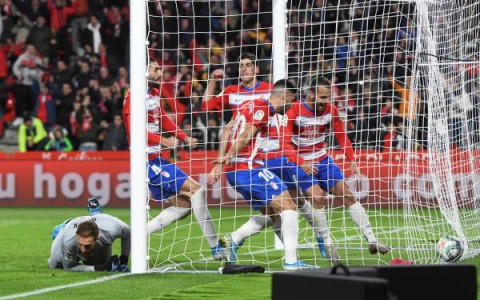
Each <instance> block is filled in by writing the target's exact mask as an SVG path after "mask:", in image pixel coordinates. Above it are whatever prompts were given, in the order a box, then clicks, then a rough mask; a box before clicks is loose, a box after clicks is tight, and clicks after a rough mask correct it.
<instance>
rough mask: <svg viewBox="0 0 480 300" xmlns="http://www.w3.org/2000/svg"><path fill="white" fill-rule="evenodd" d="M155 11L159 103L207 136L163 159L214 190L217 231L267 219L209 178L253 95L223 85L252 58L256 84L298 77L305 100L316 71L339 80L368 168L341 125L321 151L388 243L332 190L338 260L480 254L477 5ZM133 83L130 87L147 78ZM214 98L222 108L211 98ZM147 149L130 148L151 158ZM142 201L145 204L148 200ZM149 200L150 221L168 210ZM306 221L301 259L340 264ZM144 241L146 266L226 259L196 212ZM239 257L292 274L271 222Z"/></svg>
mask: <svg viewBox="0 0 480 300" xmlns="http://www.w3.org/2000/svg"><path fill="white" fill-rule="evenodd" d="M146 13H147V26H146V27H147V41H148V43H147V50H146V53H147V56H148V57H150V58H151V57H154V58H156V60H158V62H159V64H160V65H161V67H162V71H163V75H162V80H161V82H160V87H159V88H160V91H161V98H162V101H161V103H162V105H163V106H164V108H165V110H166V111H167V112H168V114H169V117H170V118H171V120H173V121H174V122H175V123H176V124H177V125H178V126H179V127H180V128H181V129H182V130H183V131H185V132H186V133H187V134H188V135H190V136H192V137H195V138H197V139H198V141H199V142H198V146H197V147H196V148H195V149H190V148H189V147H187V146H185V145H180V146H179V147H177V148H176V149H174V150H162V155H163V157H165V158H167V159H169V160H170V161H172V162H175V163H176V164H177V166H178V167H180V168H181V169H182V170H184V171H185V172H186V173H188V174H190V175H191V176H192V177H193V178H194V179H196V180H197V181H198V182H199V183H200V184H202V185H203V186H205V187H206V188H207V199H208V204H209V209H210V213H211V216H212V219H213V222H214V225H215V229H216V231H217V233H218V235H219V237H222V236H223V235H225V234H229V233H231V232H233V231H234V230H236V229H238V228H239V227H240V226H241V225H242V224H244V223H245V222H246V221H247V220H249V219H250V217H252V216H254V215H256V214H258V212H256V211H254V210H252V209H251V208H250V207H249V206H248V205H247V203H246V202H245V201H244V200H242V198H241V196H240V195H239V194H237V193H236V192H235V191H234V190H233V189H232V188H231V187H230V186H229V185H228V183H227V181H226V180H225V178H221V180H220V181H218V182H217V183H215V184H214V185H208V184H207V179H206V178H207V175H208V173H209V172H210V170H211V168H212V166H213V165H212V164H211V161H213V160H214V159H215V158H216V155H217V154H216V153H217V151H218V149H219V147H220V143H219V140H220V136H221V134H222V129H223V128H224V126H225V124H226V123H228V121H229V120H230V118H231V117H232V106H234V105H238V104H240V103H241V102H242V101H245V100H248V99H249V98H251V97H252V94H255V93H254V91H253V92H252V91H251V90H248V89H246V90H244V92H243V93H242V92H238V90H236V91H237V92H234V93H229V92H228V91H227V90H228V86H232V85H241V84H242V80H243V79H242V74H240V71H239V58H240V57H242V55H243V54H245V53H252V54H254V55H255V57H256V59H255V64H256V67H257V68H258V73H256V74H255V75H256V78H255V80H256V82H257V81H258V82H260V81H261V82H274V81H275V80H277V79H281V78H288V79H289V80H291V81H292V82H294V83H295V85H296V87H297V97H298V99H301V98H304V97H306V96H307V95H308V93H309V84H310V82H311V81H312V79H313V78H314V77H315V76H318V75H321V76H324V77H327V78H328V79H329V80H330V82H331V83H332V87H333V88H332V97H331V98H332V104H334V105H335V106H336V107H337V108H338V111H339V114H340V117H341V119H342V121H343V125H344V128H345V131H346V134H347V136H348V138H349V139H350V141H351V143H352V146H353V149H354V152H355V157H356V162H357V165H358V166H359V168H360V171H361V175H360V176H356V175H354V174H352V172H351V171H350V162H348V160H347V159H346V155H345V152H344V150H343V149H342V147H341V146H340V143H339V142H338V141H337V140H336V138H335V132H334V131H332V132H331V134H329V135H328V138H327V139H326V140H325V146H326V148H327V151H328V153H329V155H330V156H331V157H332V159H333V160H334V162H335V163H336V164H337V165H338V166H339V167H340V169H341V170H343V172H344V175H345V180H346V183H347V184H348V186H349V189H350V190H351V191H352V193H353V194H354V196H355V198H356V200H357V201H358V202H359V203H360V204H361V205H362V206H363V207H364V208H365V210H366V213H367V215H368V218H369V220H370V223H371V226H372V229H373V232H374V234H375V235H376V237H377V239H378V240H381V241H382V243H384V244H386V245H388V246H390V247H391V249H392V250H391V251H390V252H389V253H387V254H385V255H381V254H375V255H372V254H370V253H369V252H368V244H367V241H366V240H365V238H364V237H363V235H362V234H361V232H360V230H359V228H358V227H357V226H355V224H354V223H353V222H352V219H351V218H350V217H349V214H348V211H347V209H346V208H345V206H344V201H343V200H344V199H342V197H338V196H334V195H329V196H328V197H327V198H328V207H327V209H326V212H327V219H328V225H329V228H330V232H331V236H332V239H333V241H334V244H335V245H336V247H337V249H338V254H339V256H340V259H341V261H342V262H344V263H346V264H350V265H372V264H375V265H379V264H389V263H390V260H391V259H392V258H396V257H401V258H403V259H408V260H412V261H414V262H415V263H441V262H442V261H441V259H440V257H439V255H438V254H437V253H436V251H435V245H436V243H437V241H438V240H439V239H440V238H442V237H443V236H446V235H452V236H456V237H458V238H459V239H460V240H461V242H462V246H463V248H464V249H463V250H464V253H463V256H462V259H466V258H470V257H473V256H475V255H477V254H478V253H479V250H480V245H479V242H480V230H479V228H480V226H479V225H480V224H479V220H480V214H479V209H480V203H479V200H480V199H479V198H480V174H479V171H478V170H480V161H479V159H480V116H479V112H480V102H479V101H480V77H479V63H480V58H479V53H480V40H479V39H480V29H479V27H478V24H479V21H480V4H479V3H478V2H477V1H474V0H464V1H453V0H443V1H436V0H429V1H426V0H418V1H343V0H296V1H295V0H288V1H284V0H270V1H266V0H256V1H214V0H210V1H207V0H205V1H174V0H166V1H147V2H146ZM131 22H135V20H134V19H132V20H131ZM131 34H132V35H135V34H136V33H135V32H131ZM144 44H145V43H143V44H142V43H139V44H138V45H132V46H131V48H132V49H133V48H134V47H142V46H143V45H144ZM136 67H137V66H136V65H132V66H131V68H132V70H133V69H134V68H136ZM215 70H221V72H220V71H217V73H214V71H215ZM137 74H138V72H137ZM140 76H141V73H140ZM131 80H132V86H134V85H135V84H136V83H137V82H138V81H142V80H143V81H145V78H144V77H141V78H133V77H132V78H131ZM212 86H213V87H212ZM215 96H217V97H218V99H220V100H219V101H220V102H219V103H220V104H217V106H216V107H213V106H214V105H212V107H206V105H205V102H206V101H207V100H211V99H212V98H214V97H215ZM261 97H265V94H262V95H261ZM202 103H203V105H202ZM132 132H133V131H132ZM137 151H139V152H138V153H134V154H133V155H138V156H145V152H142V151H141V150H138V149H137ZM143 170H144V169H143ZM134 176H135V174H133V173H132V178H133V177H134ZM132 184H133V181H132ZM136 184H141V183H139V182H138V180H137V182H136ZM142 188H143V186H142ZM132 190H133V188H132ZM135 197H138V195H133V197H132V201H133V200H134V198H135ZM136 201H137V202H138V203H139V204H135V205H139V206H140V211H142V210H143V211H144V210H145V201H144V200H142V199H138V198H137V200H136ZM146 207H147V211H146V213H145V214H146V215H148V217H147V221H148V220H150V219H152V218H153V217H155V216H156V215H158V213H159V212H160V211H161V210H162V207H161V203H159V202H158V201H155V199H152V198H149V201H148V203H147V206H146ZM141 215H142V214H141V213H140V216H141ZM132 218H133V215H132ZM299 220H300V223H299V228H300V235H299V236H300V240H299V243H300V247H299V250H298V253H299V257H300V259H302V260H303V261H305V262H307V263H309V264H312V265H316V266H320V267H321V266H330V265H331V264H332V262H331V261H329V260H327V259H326V258H325V257H323V256H322V255H321V253H320V251H319V248H318V244H317V240H316V239H315V235H314V233H313V231H312V227H311V226H310V225H309V224H308V222H307V221H306V219H305V218H302V217H301V216H300V217H299ZM140 233H141V234H144V232H140ZM136 234H137V233H136V232H133V235H136ZM140 241H141V240H140ZM137 246H139V245H137ZM137 246H136V245H134V248H135V247H137ZM139 247H141V245H140V246H139ZM147 250H148V268H149V269H150V270H157V271H167V270H170V271H172V270H175V271H181V272H199V271H216V270H217V269H218V267H220V266H221V263H220V262H218V261H215V260H213V259H212V256H211V253H210V248H209V247H208V245H207V244H206V242H205V239H204V238H203V236H202V231H201V229H200V227H199V226H198V224H197V222H196V221H195V218H194V216H193V214H191V215H189V216H187V217H185V218H184V219H182V220H179V221H177V222H175V223H173V224H171V225H169V226H167V227H165V228H163V230H160V231H157V232H155V233H153V234H151V235H149V237H148V246H147ZM237 254H238V262H239V263H241V264H243V263H245V264H247V263H255V264H259V265H262V266H264V267H265V268H266V269H267V270H270V271H275V270H281V269H282V255H283V253H282V249H281V247H279V245H278V241H277V242H276V241H275V238H274V234H273V230H272V229H271V228H270V227H269V228H266V229H265V230H263V231H262V232H261V233H259V234H256V235H254V236H252V237H250V238H248V239H246V240H245V241H243V244H242V245H241V246H240V247H239V249H238V253H237Z"/></svg>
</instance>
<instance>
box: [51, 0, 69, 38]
mask: <svg viewBox="0 0 480 300" xmlns="http://www.w3.org/2000/svg"><path fill="white" fill-rule="evenodd" d="M47 7H48V10H49V11H50V27H51V28H52V29H53V30H54V31H55V32H59V31H60V30H61V29H63V27H64V26H65V25H67V21H68V17H70V16H71V15H72V14H74V13H75V11H74V9H73V8H72V7H71V6H69V5H68V4H67V1H66V0H47Z"/></svg>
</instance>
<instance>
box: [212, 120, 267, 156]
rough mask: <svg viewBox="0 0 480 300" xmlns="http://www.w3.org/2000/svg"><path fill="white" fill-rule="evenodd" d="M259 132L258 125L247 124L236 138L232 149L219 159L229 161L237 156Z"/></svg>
mask: <svg viewBox="0 0 480 300" xmlns="http://www.w3.org/2000/svg"><path fill="white" fill-rule="evenodd" d="M257 132H258V127H257V126H256V125H254V124H245V129H244V130H243V132H242V133H240V134H239V135H238V137H237V139H236V140H235V142H234V143H233V144H232V147H231V148H230V150H228V152H227V154H225V156H224V157H222V159H221V160H220V161H219V162H220V163H229V162H230V159H232V157H235V156H237V154H238V152H240V150H242V149H243V147H245V146H246V145H247V144H248V143H249V142H250V140H251V139H252V137H253V136H254V135H255V134H257Z"/></svg>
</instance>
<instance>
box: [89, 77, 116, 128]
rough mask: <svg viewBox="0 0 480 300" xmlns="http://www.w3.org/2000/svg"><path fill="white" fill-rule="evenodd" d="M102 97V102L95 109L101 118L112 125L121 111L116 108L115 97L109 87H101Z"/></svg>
mask: <svg viewBox="0 0 480 300" xmlns="http://www.w3.org/2000/svg"><path fill="white" fill-rule="evenodd" d="M100 95H101V96H100V100H99V101H98V102H97V105H96V107H95V108H96V109H97V111H98V113H99V118H100V119H101V120H105V121H107V122H109V123H110V122H112V120H113V116H114V114H115V113H117V112H120V109H119V108H118V107H117V106H116V101H115V100H116V98H115V95H113V93H112V89H111V88H110V87H109V86H102V87H100Z"/></svg>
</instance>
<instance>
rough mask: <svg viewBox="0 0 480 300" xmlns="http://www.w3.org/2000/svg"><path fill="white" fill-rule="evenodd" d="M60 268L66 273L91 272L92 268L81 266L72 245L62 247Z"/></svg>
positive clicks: (93, 269)
mask: <svg viewBox="0 0 480 300" xmlns="http://www.w3.org/2000/svg"><path fill="white" fill-rule="evenodd" d="M62 266H63V269H64V270H66V271H80V272H93V271H95V268H94V267H93V266H87V265H82V264H80V263H79V262H78V260H77V250H76V248H75V247H73V246H72V245H65V244H63V245H62Z"/></svg>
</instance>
